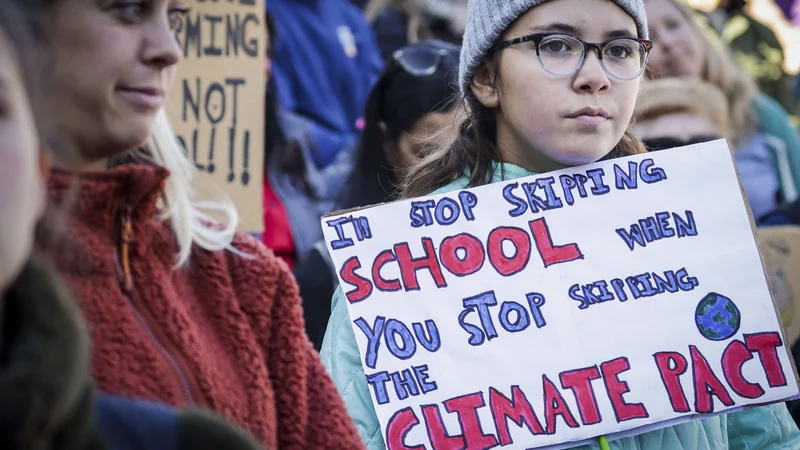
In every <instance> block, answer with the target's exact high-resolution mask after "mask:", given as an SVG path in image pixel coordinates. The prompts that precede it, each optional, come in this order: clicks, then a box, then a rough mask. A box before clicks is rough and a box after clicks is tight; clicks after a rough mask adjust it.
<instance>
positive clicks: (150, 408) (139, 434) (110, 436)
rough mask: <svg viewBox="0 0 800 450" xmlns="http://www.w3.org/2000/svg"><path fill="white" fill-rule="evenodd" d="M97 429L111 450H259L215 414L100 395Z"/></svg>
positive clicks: (253, 443) (245, 435)
mask: <svg viewBox="0 0 800 450" xmlns="http://www.w3.org/2000/svg"><path fill="white" fill-rule="evenodd" d="M94 403H95V404H94V411H95V425H96V428H97V432H98V434H99V435H100V437H101V438H102V439H103V441H104V442H105V444H106V446H107V448H108V449H109V450H184V449H185V450H189V449H191V450H205V449H209V450H210V449H216V448H225V449H230V450H256V449H259V448H261V447H260V446H259V445H258V443H256V441H255V440H254V439H253V438H252V437H250V436H249V435H247V434H246V433H245V432H243V431H241V430H240V429H238V428H237V427H235V426H233V425H231V424H229V423H227V422H225V421H224V420H222V419H220V418H218V417H216V416H215V415H213V414H211V413H206V412H202V411H194V410H186V411H178V410H175V409H173V408H171V407H168V406H165V405H162V404H160V403H154V402H150V401H145V400H134V399H129V398H124V397H118V396H112V395H98V396H97V397H96V398H95V402H94Z"/></svg>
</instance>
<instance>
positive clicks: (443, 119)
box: [387, 107, 464, 179]
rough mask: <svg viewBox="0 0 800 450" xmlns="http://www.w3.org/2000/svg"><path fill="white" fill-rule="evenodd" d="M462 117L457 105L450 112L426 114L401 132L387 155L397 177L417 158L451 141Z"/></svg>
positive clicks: (462, 114)
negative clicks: (390, 153)
mask: <svg viewBox="0 0 800 450" xmlns="http://www.w3.org/2000/svg"><path fill="white" fill-rule="evenodd" d="M463 117H464V113H463V109H462V108H458V107H457V108H455V109H454V110H453V111H450V112H436V113H431V114H427V115H425V116H422V117H421V118H420V119H419V120H417V121H416V122H414V124H413V125H412V126H411V128H409V129H408V130H406V131H405V132H404V133H402V134H401V135H400V137H399V138H398V139H397V144H396V145H394V146H390V148H389V151H390V152H392V153H393V154H392V155H387V158H388V160H389V161H390V162H391V163H392V167H393V168H394V170H395V172H396V174H397V179H401V178H402V177H403V175H405V173H406V172H407V171H408V168H409V167H410V166H411V165H412V164H414V163H415V162H416V161H417V160H418V159H420V158H422V157H423V156H425V155H427V154H428V153H430V152H431V151H433V150H434V149H436V148H440V147H443V146H445V145H447V144H449V143H451V142H452V141H453V139H454V138H455V133H456V131H457V129H458V124H459V123H460V121H461V119H463Z"/></svg>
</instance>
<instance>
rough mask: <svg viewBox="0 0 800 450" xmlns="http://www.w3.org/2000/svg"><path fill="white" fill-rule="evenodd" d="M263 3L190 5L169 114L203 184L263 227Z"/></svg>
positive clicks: (257, 228) (245, 223) (247, 224)
mask: <svg viewBox="0 0 800 450" xmlns="http://www.w3.org/2000/svg"><path fill="white" fill-rule="evenodd" d="M265 33H266V32H265V28H264V0H238V1H236V2H231V1H225V2H222V1H220V2H216V1H215V2H205V1H194V2H192V3H191V12H190V13H189V14H188V16H187V17H185V18H184V19H183V21H182V23H181V24H180V26H179V27H178V28H177V30H176V35H177V39H178V42H179V43H180V45H181V48H182V49H183V52H184V59H183V61H181V63H180V65H179V67H178V74H177V77H176V79H175V84H174V85H173V87H172V89H171V91H170V96H169V102H168V107H167V112H168V113H169V117H170V121H171V122H172V126H173V127H174V129H175V132H176V134H177V135H178V138H179V140H180V141H181V142H182V144H183V146H184V148H185V149H186V151H187V152H188V155H189V157H190V158H191V159H192V160H193V161H194V162H195V165H196V166H197V168H198V169H199V170H200V173H199V174H198V175H197V177H196V186H195V188H196V189H198V190H199V191H200V192H208V193H209V194H210V195H212V196H213V195H214V194H215V193H218V192H219V190H220V189H221V190H222V191H223V192H224V193H225V194H227V195H228V196H229V197H230V198H231V199H232V200H233V201H234V203H235V204H236V207H237V209H238V211H239V214H240V216H241V228H243V229H244V230H246V231H249V232H261V231H262V230H263V227H264V224H263V213H262V194H263V171H264V58H265V57H266V56H265V51H264V50H265V42H266V34H265Z"/></svg>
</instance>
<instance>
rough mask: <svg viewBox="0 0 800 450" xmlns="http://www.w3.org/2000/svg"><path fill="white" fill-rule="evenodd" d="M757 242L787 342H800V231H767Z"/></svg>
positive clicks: (784, 228)
mask: <svg viewBox="0 0 800 450" xmlns="http://www.w3.org/2000/svg"><path fill="white" fill-rule="evenodd" d="M758 242H759V247H760V249H761V255H762V257H763V259H764V265H765V268H766V271H767V275H768V276H769V281H770V287H771V289H772V296H773V298H775V304H776V305H777V306H778V310H779V312H780V314H781V320H782V321H783V327H784V331H785V333H786V341H787V342H788V343H789V344H794V343H795V342H796V341H797V340H798V339H800V227H796V226H779V227H765V228H760V229H759V230H758Z"/></svg>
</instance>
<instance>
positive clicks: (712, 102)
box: [633, 77, 732, 137]
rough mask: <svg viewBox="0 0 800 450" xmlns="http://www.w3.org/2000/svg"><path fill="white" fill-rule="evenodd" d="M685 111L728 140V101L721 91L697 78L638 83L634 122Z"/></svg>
mask: <svg viewBox="0 0 800 450" xmlns="http://www.w3.org/2000/svg"><path fill="white" fill-rule="evenodd" d="M676 112H688V113H691V114H695V115H698V116H701V117H704V118H706V119H708V120H709V121H710V122H711V123H713V124H714V125H715V126H716V127H717V129H718V130H719V132H720V134H721V135H722V136H724V137H731V136H730V134H731V132H732V128H731V121H730V115H729V108H728V99H727V97H725V94H724V93H723V92H722V90H721V89H719V88H718V87H716V86H715V85H713V84H711V83H708V82H705V81H703V80H700V79H697V78H677V77H676V78H662V79H659V80H649V81H645V82H644V83H642V87H641V90H640V92H639V98H638V99H637V100H636V109H635V110H634V113H633V116H634V117H635V118H636V120H637V121H645V120H652V119H656V118H658V117H660V116H661V115H664V114H670V113H676Z"/></svg>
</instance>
